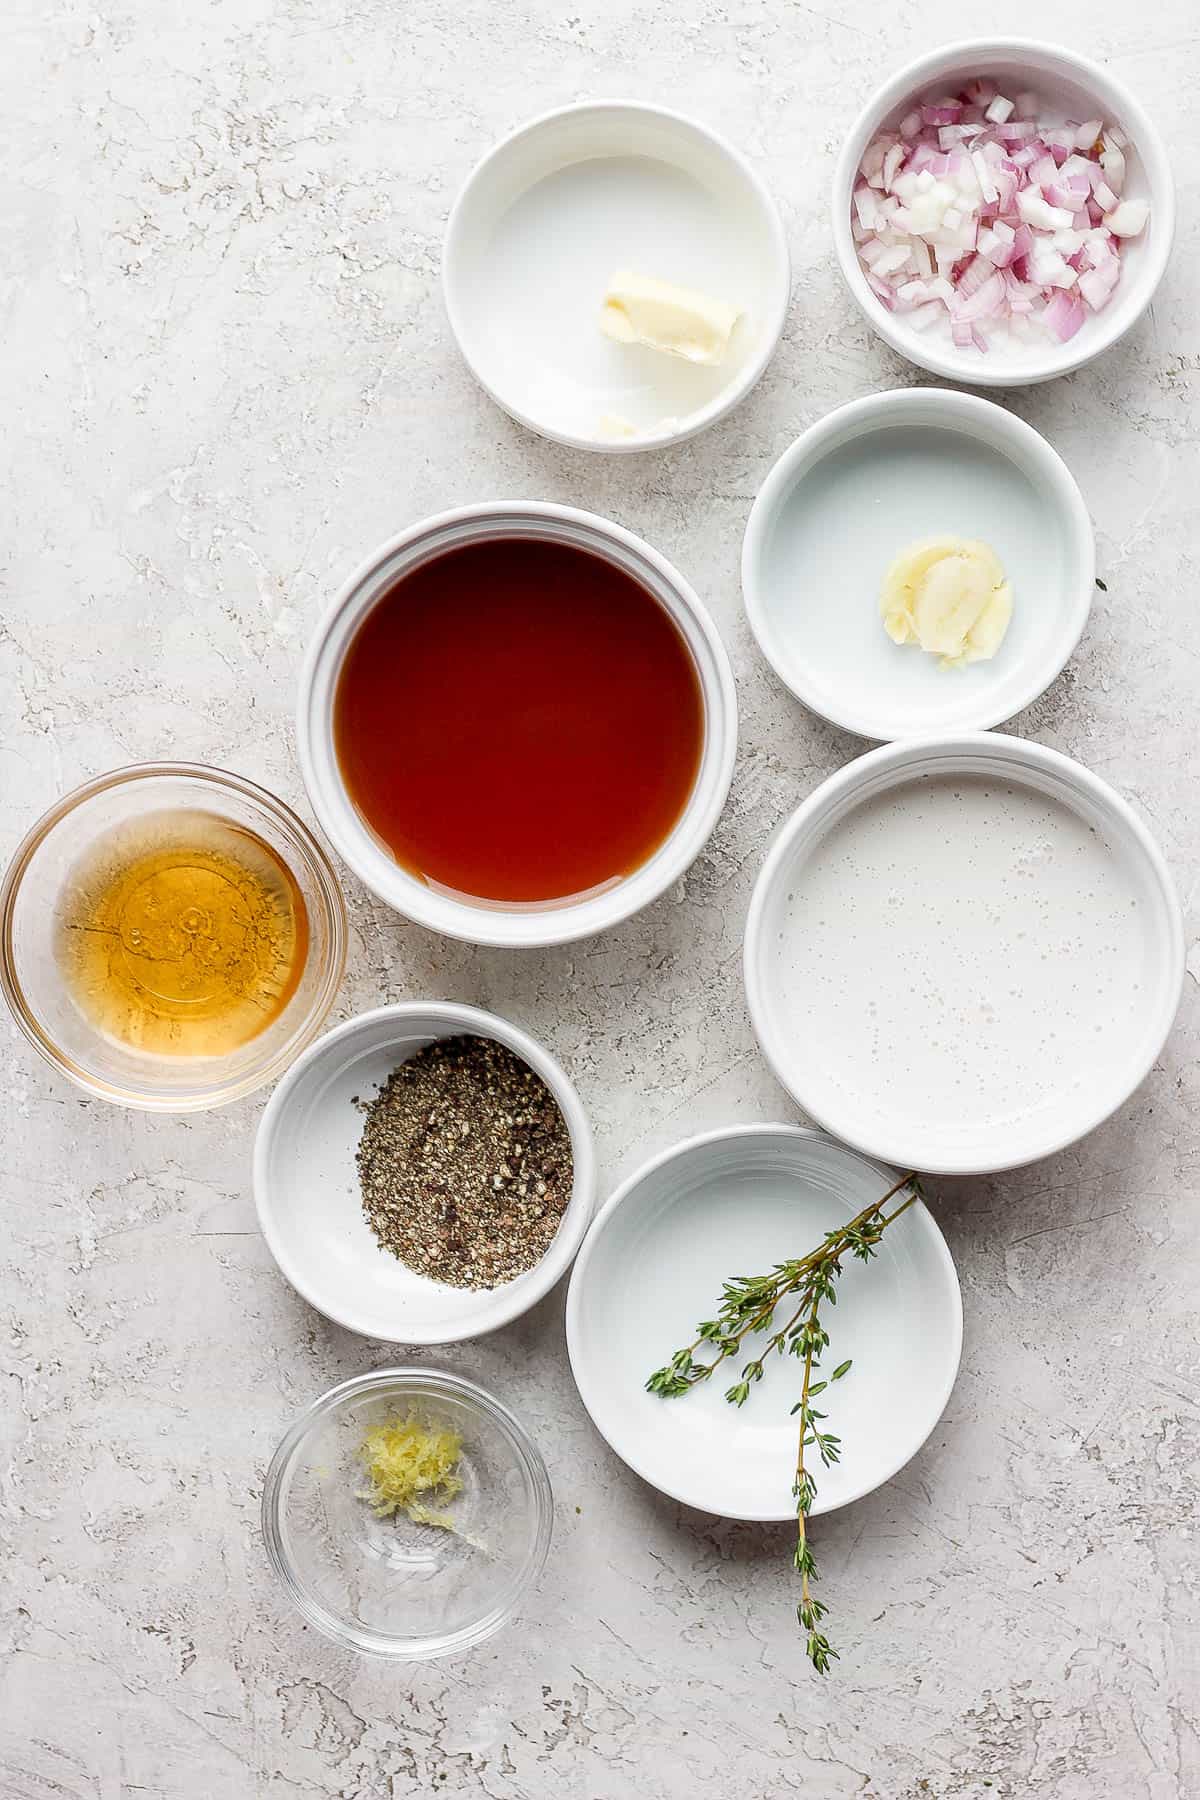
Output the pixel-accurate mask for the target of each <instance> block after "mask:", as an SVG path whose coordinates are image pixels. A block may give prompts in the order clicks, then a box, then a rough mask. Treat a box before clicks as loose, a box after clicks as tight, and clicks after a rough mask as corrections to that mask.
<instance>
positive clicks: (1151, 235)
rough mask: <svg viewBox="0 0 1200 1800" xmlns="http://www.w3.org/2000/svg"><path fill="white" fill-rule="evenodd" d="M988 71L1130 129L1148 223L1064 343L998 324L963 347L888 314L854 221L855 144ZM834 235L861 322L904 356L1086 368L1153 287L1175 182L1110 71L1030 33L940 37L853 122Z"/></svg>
mask: <svg viewBox="0 0 1200 1800" xmlns="http://www.w3.org/2000/svg"><path fill="white" fill-rule="evenodd" d="M979 75H986V76H988V77H989V78H991V79H992V80H994V81H996V82H997V83H998V84H999V85H1000V87H1001V89H1002V91H1007V90H1008V89H1012V90H1014V91H1015V90H1020V89H1029V90H1032V91H1033V92H1034V93H1036V94H1037V95H1038V97H1039V100H1040V101H1042V102H1043V103H1044V104H1045V105H1046V107H1047V108H1048V109H1049V110H1050V111H1051V112H1057V113H1058V114H1059V115H1060V116H1061V117H1069V118H1074V119H1092V118H1096V117H1101V118H1103V120H1104V123H1105V124H1106V125H1116V126H1118V127H1119V128H1120V129H1121V130H1122V131H1124V132H1125V134H1126V135H1127V136H1128V138H1129V140H1130V144H1129V148H1128V149H1127V150H1126V152H1125V156H1126V161H1127V177H1126V182H1125V195H1126V196H1127V197H1128V198H1129V199H1136V200H1148V201H1149V202H1150V222H1149V224H1148V225H1147V227H1146V229H1145V231H1144V232H1143V233H1142V234H1141V236H1140V237H1136V238H1129V239H1127V240H1126V242H1125V244H1124V246H1123V248H1122V253H1121V279H1120V282H1119V283H1118V285H1117V288H1116V291H1115V293H1114V294H1113V297H1112V299H1111V300H1110V301H1109V304H1108V305H1107V306H1106V307H1105V308H1104V309H1103V311H1102V312H1098V313H1092V312H1089V313H1088V316H1087V318H1086V320H1085V321H1084V323H1083V325H1082V326H1081V328H1080V329H1079V331H1077V332H1076V334H1075V336H1074V337H1073V338H1071V339H1070V340H1069V341H1068V342H1067V343H1065V344H1059V343H1056V342H1055V340H1054V339H1053V338H1052V337H1051V336H1050V335H1049V333H1047V336H1046V343H1045V346H1044V347H1042V346H1040V345H1037V344H1035V343H1032V342H1026V341H1025V340H1024V339H1017V338H1013V339H1012V341H1011V343H1005V342H1004V341H1003V339H1002V337H1001V334H1000V333H996V334H995V338H996V341H994V342H993V343H992V344H991V345H990V346H989V349H988V352H987V355H986V356H985V355H983V354H981V353H979V352H978V351H974V350H960V349H958V348H957V347H956V346H955V345H954V344H952V343H950V342H949V341H945V342H943V341H941V340H940V339H937V338H935V335H934V332H933V331H932V330H930V331H925V332H921V331H915V330H914V329H913V328H912V326H911V325H909V324H907V323H906V322H905V318H904V315H903V313H898V312H894V313H889V312H888V310H887V308H886V307H885V306H884V305H883V304H882V302H881V301H880V300H879V299H878V298H877V296H876V295H875V294H874V293H873V292H872V291H871V288H870V287H869V285H868V283H867V279H866V276H865V275H864V273H863V269H862V264H861V263H860V262H859V259H858V251H857V249H856V247H855V243H854V238H853V235H852V233H851V230H850V204H851V201H850V197H851V193H852V191H853V188H854V179H855V175H856V173H857V170H858V165H859V163H860V162H861V160H862V155H863V151H864V150H865V149H866V148H867V145H868V144H869V143H870V142H871V140H872V139H873V138H874V137H876V136H877V135H878V133H879V132H880V131H881V130H885V129H887V128H888V127H889V126H893V125H895V124H896V123H897V122H898V121H899V120H900V119H902V118H903V117H904V114H905V113H906V112H908V111H909V109H910V107H911V106H912V104H913V102H914V101H915V100H917V99H931V98H933V97H935V96H936V95H937V94H940V93H944V92H945V91H946V90H947V89H948V88H956V87H958V86H961V84H962V83H963V82H965V81H970V80H971V79H972V78H973V77H975V76H979ZM832 204H833V242H834V249H835V251H836V253H837V259H838V263H839V265H840V267H841V271H842V274H843V276H844V277H845V280H846V285H847V287H848V288H849V289H850V292H851V293H852V294H853V296H854V298H855V299H856V300H857V301H858V304H859V306H860V307H861V308H862V311H863V313H864V314H865V315H866V318H867V322H868V323H869V324H870V325H871V326H872V327H873V328H874V329H875V331H877V332H878V333H879V336H880V337H881V338H883V340H884V342H885V343H888V344H890V345H891V346H892V349H893V350H898V351H899V352H900V354H901V356H907V357H908V359H909V361H910V362H914V363H916V364H917V365H918V366H919V367H920V368H922V369H928V370H930V372H931V373H932V374H934V375H941V376H943V377H944V378H945V379H947V380H949V381H964V382H967V383H969V385H970V386H972V387H1023V386H1025V385H1026V384H1027V383H1030V382H1036V381H1049V380H1051V379H1052V378H1053V377H1054V376H1056V375H1066V374H1068V373H1069V371H1070V370H1072V369H1078V368H1082V366H1083V365H1084V363H1088V362H1091V360H1092V358H1093V357H1095V356H1099V355H1100V354H1101V353H1102V352H1103V351H1105V350H1107V349H1109V348H1110V347H1111V346H1112V345H1113V344H1115V343H1116V342H1117V340H1118V338H1121V337H1124V335H1125V333H1126V332H1127V331H1128V330H1129V329H1130V327H1131V326H1132V325H1134V324H1136V323H1137V321H1138V319H1140V318H1141V316H1142V314H1143V313H1144V312H1145V310H1146V308H1147V307H1148V306H1149V304H1150V302H1151V300H1152V299H1153V297H1154V291H1155V289H1156V288H1157V286H1158V284H1159V282H1160V281H1161V279H1162V275H1163V270H1164V269H1165V268H1166V266H1167V259H1168V257H1169V256H1170V254H1171V243H1172V240H1173V238H1174V235H1175V185H1174V181H1173V179H1172V176H1171V165H1170V162H1169V161H1168V158H1167V152H1166V148H1165V146H1164V144H1163V141H1162V139H1161V137H1160V136H1159V134H1158V130H1157V128H1156V127H1155V126H1154V125H1153V124H1152V122H1151V120H1150V116H1149V114H1148V113H1146V112H1145V111H1143V109H1142V107H1141V105H1140V104H1139V102H1138V101H1137V100H1135V99H1134V97H1133V95H1132V94H1131V93H1130V92H1129V90H1128V88H1126V87H1125V86H1124V84H1123V83H1122V82H1120V81H1118V80H1117V78H1116V76H1115V75H1113V74H1111V73H1110V72H1109V70H1107V69H1102V68H1100V67H1099V66H1098V65H1097V64H1096V63H1093V62H1089V61H1088V60H1087V58H1086V57H1083V56H1078V55H1076V53H1075V52H1074V51H1073V50H1064V49H1061V48H1060V47H1059V46H1057V45H1054V44H1042V43H1036V42H1034V41H1032V40H1030V39H1027V38H979V39H970V40H967V41H965V42H960V43H954V44H947V45H946V46H945V47H944V48H943V49H941V50H934V51H932V52H931V53H930V54H928V55H926V56H921V57H918V58H917V60H916V61H915V62H911V63H909V64H907V65H906V67H905V68H903V69H901V70H900V71H899V73H898V74H896V75H893V76H892V78H891V80H890V81H888V82H887V83H886V85H885V86H884V87H882V88H881V89H880V90H879V92H878V93H877V94H875V95H874V97H873V98H872V99H870V100H869V101H868V102H867V104H866V106H865V107H864V108H863V110H862V112H861V113H860V114H859V116H858V118H857V119H856V121H855V123H854V125H853V126H852V127H851V130H850V133H849V136H848V137H847V138H846V141H845V143H844V145H843V146H842V152H841V155H840V156H839V157H838V161H837V167H836V169H835V171H834V177H833V201H832Z"/></svg>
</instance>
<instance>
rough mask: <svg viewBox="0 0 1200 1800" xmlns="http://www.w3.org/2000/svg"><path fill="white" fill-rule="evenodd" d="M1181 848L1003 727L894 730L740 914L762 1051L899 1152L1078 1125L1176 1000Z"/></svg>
mask: <svg viewBox="0 0 1200 1800" xmlns="http://www.w3.org/2000/svg"><path fill="white" fill-rule="evenodd" d="M1183 974H1184V942H1183V925H1182V918H1181V914H1180V909H1179V900H1178V898H1177V896H1176V893H1175V888H1174V884H1173V882H1172V880H1171V875H1170V871H1169V870H1168V868H1167V865H1166V863H1165V861H1164V859H1163V856H1162V852H1161V851H1160V850H1159V848H1158V846H1157V844H1156V843H1155V842H1154V839H1153V838H1152V837H1151V835H1150V833H1149V832H1148V831H1147V829H1146V827H1145V826H1144V825H1143V824H1142V822H1141V820H1140V819H1139V818H1138V817H1137V815H1136V814H1135V813H1134V812H1133V810H1132V809H1131V808H1130V807H1129V806H1128V805H1127V803H1126V802H1125V801H1124V800H1122V799H1121V797H1120V796H1119V795H1118V794H1116V793H1115V792H1114V791H1113V789H1112V788H1110V787H1109V786H1108V785H1107V783H1106V782H1103V781H1101V780H1100V779H1099V777H1098V776H1096V775H1093V774H1092V773H1091V771H1090V770H1088V769H1085V768H1084V767H1083V766H1082V765H1081V764H1079V763H1077V762H1073V761H1072V760H1071V759H1070V758H1069V757H1066V756H1062V755H1060V754H1059V753H1058V752H1057V751H1055V750H1048V749H1046V748H1045V747H1044V746H1043V745H1041V744H1035V743H1029V742H1026V741H1023V740H1022V739H1019V738H1012V737H1006V736H1003V735H1001V734H999V733H993V732H979V733H975V734H966V735H963V736H961V737H951V738H928V739H918V740H915V741H912V742H909V743H904V744H888V745H885V746H884V747H883V748H881V749H878V750H871V751H869V752H868V753H867V754H866V755H865V756H860V757H859V758H858V759H857V760H856V761H854V762H851V763H849V764H847V766H846V767H845V768H843V769H841V770H839V771H838V772H837V774H835V775H832V776H830V778H829V779H828V780H827V781H825V782H823V783H822V784H821V786H820V787H819V788H817V789H816V791H815V792H814V793H812V794H810V795H809V797H808V799H807V800H805V801H804V802H803V804H802V805H801V806H800V807H798V808H797V810H796V812H794V813H793V814H792V816H791V818H790V819H789V820H788V821H787V822H786V823H785V824H784V826H783V827H782V829H781V830H780V832H779V834H778V836H777V837H776V839H775V842H774V844H773V845H772V847H771V849H770V851H769V852H768V855H767V859H766V861H765V863H764V864H763V867H762V870H761V872H760V874H759V876H758V879H757V881H756V883H755V886H754V892H753V895H752V896H751V900H750V912H749V916H748V918H747V921H746V934H745V978H746V998H747V1002H748V1005H749V1010H750V1017H751V1020H752V1022H753V1025H754V1029H755V1031H756V1033H757V1034H758V1040H759V1043H760V1045H761V1047H762V1049H763V1052H764V1054H765V1056H766V1058H767V1061H768V1062H769V1063H770V1065H771V1067H772V1069H773V1070H774V1072H775V1074H776V1076H777V1077H778V1079H779V1080H780V1081H781V1082H782V1083H783V1085H784V1087H785V1088H787V1090H788V1091H789V1093H791V1094H792V1095H793V1097H794V1098H795V1100H796V1102H797V1104H798V1105H800V1106H801V1107H803V1109H804V1111H805V1112H806V1113H807V1114H808V1115H809V1117H810V1118H813V1119H815V1120H817V1121H818V1122H819V1123H820V1124H821V1125H823V1126H824V1127H825V1129H826V1130H828V1131H831V1132H833V1133H835V1134H836V1136H838V1137H839V1138H842V1139H843V1140H844V1141H845V1142H847V1143H850V1144H854V1145H856V1146H857V1147H858V1148H859V1149H860V1150H862V1151H864V1152H865V1153H867V1154H868V1155H871V1156H878V1157H882V1158H885V1159H886V1160H887V1161H889V1162H894V1163H896V1164H897V1165H898V1166H899V1167H900V1168H902V1169H917V1170H922V1171H925V1172H928V1173H930V1174H939V1175H978V1174H984V1173H987V1172H990V1171H994V1170H999V1169H1009V1168H1015V1167H1017V1166H1018V1165H1019V1164H1022V1163H1028V1162H1033V1161H1035V1160H1036V1159H1037V1158H1039V1157H1043V1156H1050V1155H1053V1154H1054V1153H1055V1152H1056V1151H1059V1150H1062V1149H1064V1148H1065V1147H1066V1146H1067V1145H1068V1144H1073V1143H1075V1142H1076V1140H1077V1139H1079V1138H1081V1137H1084V1136H1085V1135H1086V1134H1087V1133H1088V1132H1089V1131H1092V1130H1093V1129H1094V1128H1095V1127H1096V1126H1097V1125H1099V1124H1101V1123H1102V1121H1103V1120H1105V1119H1106V1118H1108V1117H1109V1115H1110V1114H1111V1113H1113V1112H1115V1111H1116V1110H1117V1108H1118V1107H1119V1106H1121V1105H1123V1104H1124V1102H1125V1101H1126V1100H1127V1099H1128V1098H1129V1096H1130V1095H1131V1094H1132V1093H1133V1092H1134V1090H1135V1089H1136V1088H1137V1087H1138V1086H1139V1084H1140V1083H1141V1082H1142V1081H1143V1080H1144V1079H1145V1077H1146V1075H1147V1074H1148V1073H1149V1071H1150V1069H1151V1068H1152V1067H1153V1065H1154V1062H1155V1060H1156V1058H1157V1057H1158V1055H1159V1053H1160V1052H1161V1050H1162V1047H1163V1045H1164V1043H1165V1042H1166V1039H1167V1035H1168V1033H1169V1031H1170V1029H1171V1024H1172V1021H1173V1020H1174V1017H1175V1013H1176V1010H1177V1009H1178V1006H1179V999H1180V993H1181V989H1182V985H1183Z"/></svg>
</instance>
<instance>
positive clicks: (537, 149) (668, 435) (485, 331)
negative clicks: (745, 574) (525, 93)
mask: <svg viewBox="0 0 1200 1800" xmlns="http://www.w3.org/2000/svg"><path fill="white" fill-rule="evenodd" d="M622 268H632V269H635V270H636V271H637V272H638V273H639V274H643V275H653V276H657V277H658V278H659V279H661V280H666V281H672V282H676V283H679V284H681V285H683V286H685V287H691V288H696V289H699V290H700V291H701V292H706V293H711V294H712V295H713V296H714V297H715V298H717V299H721V300H727V301H729V302H731V303H732V304H734V305H736V306H740V307H741V308H742V309H743V314H742V317H741V319H740V320H739V321H738V324H737V326H736V327H735V330H734V335H733V339H732V341H731V344H730V348H729V352H728V354H727V355H726V357H725V359H724V361H723V362H722V363H721V364H720V365H719V366H718V367H716V368H702V367H697V366H696V365H695V364H691V363H687V362H684V361H682V360H681V359H679V358H678V357H672V356H665V355H663V353H662V352H661V351H657V350H650V349H647V348H646V347H644V346H636V345H626V344H615V343H613V342H612V341H611V339H609V338H607V337H605V336H604V335H603V333H602V332H601V331H600V329H599V324H598V319H599V313H600V303H601V300H602V299H603V296H604V292H605V288H606V286H607V284H608V280H609V277H610V276H611V275H612V274H613V273H614V271H615V270H617V269H622ZM442 283H443V289H444V292H445V298H446V311H447V313H448V315H449V318H450V326H451V329H452V330H453V332H454V335H455V337H456V338H457V340H458V345H459V348H460V350H461V351H462V353H463V356H464V357H465V358H466V361H467V363H468V365H469V367H470V368H471V370H472V373H473V374H474V375H475V377H476V379H477V380H478V381H479V383H480V384H481V386H482V387H484V388H485V389H486V390H487V392H488V393H489V394H490V395H491V396H492V399H493V400H495V401H496V402H497V404H498V405H500V406H502V407H503V408H504V410H505V411H506V412H507V413H510V414H511V415H512V417H513V418H514V419H516V420H518V421H519V423H520V424H522V425H526V426H528V427H529V429H530V430H531V431H537V432H540V433H541V434H542V436H543V437H548V438H553V439H554V440H555V441H556V442H558V443H560V444H570V445H572V446H573V447H574V448H575V449H579V450H600V451H607V452H616V453H621V452H624V451H629V450H661V449H665V448H667V447H668V446H669V445H671V444H679V443H682V442H683V441H684V440H685V439H686V438H690V437H694V436H695V434H696V433H697V432H698V431H703V430H704V429H705V427H706V426H708V425H712V424H713V423H715V421H716V420H717V419H721V418H724V416H725V415H726V413H728V412H730V411H731V410H732V408H733V407H735V406H736V405H737V404H738V402H739V401H740V400H743V399H744V398H745V396H746V395H747V394H748V393H749V392H750V390H751V388H752V387H753V386H754V384H755V382H756V381H757V380H758V378H759V376H760V375H761V374H762V372H763V370H764V369H765V368H766V366H767V363H768V362H769V360H770V358H771V355H772V352H773V351H774V349H775V346H776V344H777V343H778V342H779V337H780V334H781V332H782V331H783V326H784V320H785V319H786V317H787V309H788V300H789V297H790V293H791V274H790V269H789V264H788V253H787V243H786V240H785V238H784V234H783V226H782V225H781V223H780V220H779V214H778V213H777V211H776V210H775V204H774V201H773V200H772V199H771V196H770V195H769V193H768V192H767V190H766V188H765V187H764V185H763V183H762V181H761V180H760V179H759V177H758V176H757V175H756V174H755V172H754V170H753V169H752V168H751V167H750V164H749V163H748V162H747V161H746V160H745V158H744V157H743V156H741V155H740V154H739V153H738V151H736V150H735V149H734V148H733V146H732V145H731V144H728V143H726V142H725V140H724V139H723V138H720V137H718V136H717V135H716V133H715V132H712V131H709V130H707V129H706V128H705V127H704V126H703V125H698V124H696V122H695V121H694V120H692V119H686V118H684V117H682V116H681V115H680V114H679V113H675V112H669V111H668V110H667V109H666V108H665V107H661V106H646V105H644V104H642V103H641V102H639V101H631V100H603V101H585V102H582V103H581V104H579V105H576V106H566V107H562V108H561V109H560V110H558V111H556V112H551V113H545V114H543V115H542V117H540V118H537V119H533V120H532V121H531V122H530V123H529V124H527V125H523V126H522V127H521V128H520V129H519V130H518V131H515V132H514V133H513V134H512V136H511V137H508V138H505V139H504V141H503V142H502V143H500V144H498V145H497V146H496V148H495V149H494V150H491V151H489V153H488V154H487V155H486V156H485V157H484V158H483V160H482V162H480V163H479V164H478V166H477V167H476V168H475V170H474V171H473V172H472V174H471V175H470V176H469V177H468V179H467V181H466V183H465V185H464V187H463V189H462V192H461V193H460V194H459V197H458V199H457V200H456V202H455V204H454V208H453V210H452V212H451V214H450V220H449V223H448V225H447V228H446V242H445V247H444V251H443V256H442ZM606 414H607V415H616V416H617V417H621V418H624V419H626V420H627V421H628V422H629V423H630V424H631V425H632V426H634V427H636V435H635V436H632V437H619V436H613V435H612V434H611V431H610V432H609V433H607V434H606V432H605V431H604V430H603V429H602V425H601V421H602V419H603V418H604V416H605V415H606Z"/></svg>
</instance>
